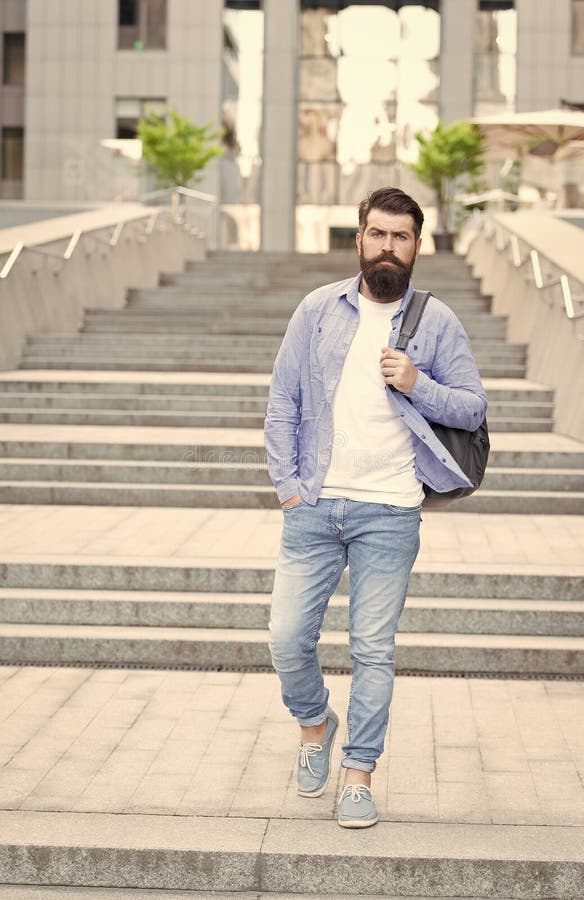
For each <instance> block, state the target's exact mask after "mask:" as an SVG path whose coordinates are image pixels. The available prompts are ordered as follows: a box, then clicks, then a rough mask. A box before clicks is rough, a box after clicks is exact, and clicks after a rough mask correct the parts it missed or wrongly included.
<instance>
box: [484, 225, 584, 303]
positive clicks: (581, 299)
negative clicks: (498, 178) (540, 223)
mask: <svg viewBox="0 0 584 900" xmlns="http://www.w3.org/2000/svg"><path fill="white" fill-rule="evenodd" d="M468 228H469V230H470V231H471V232H472V233H473V234H475V235H476V234H478V233H480V232H481V231H482V233H483V234H484V236H485V237H486V238H487V239H488V240H493V239H494V240H495V246H496V248H497V250H498V251H499V253H504V252H505V251H506V250H508V253H509V261H510V262H511V264H512V266H513V267H514V268H515V269H523V270H524V278H525V280H526V281H527V282H529V283H531V284H533V285H534V286H535V287H536V288H537V290H538V291H542V292H545V291H554V290H555V289H557V288H558V287H559V288H560V291H561V296H562V302H563V308H564V311H565V313H566V316H567V317H568V319H580V318H582V317H583V316H584V293H582V294H580V293H578V294H574V293H572V286H571V282H575V283H576V284H578V285H579V288H582V289H584V285H583V284H582V282H580V281H579V280H578V279H575V278H574V277H573V276H569V275H568V274H567V273H566V272H564V271H563V270H562V269H561V267H560V266H558V265H557V263H554V261H553V260H551V259H549V257H546V256H544V254H542V253H540V252H539V251H538V250H535V249H534V248H533V247H530V245H529V244H528V243H527V241H524V240H522V239H521V238H518V237H517V235H516V234H513V233H512V232H511V231H509V230H508V229H507V228H505V227H504V226H503V225H501V223H500V222H495V221H494V220H493V218H492V217H491V216H490V215H489V214H488V213H481V212H480V211H479V210H475V213H474V214H473V216H472V217H471V219H469V222H468ZM549 296H551V297H552V300H551V302H552V303H554V300H553V294H550V295H549Z"/></svg>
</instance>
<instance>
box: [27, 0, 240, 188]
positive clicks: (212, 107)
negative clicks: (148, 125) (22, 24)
mask: <svg viewBox="0 0 584 900" xmlns="http://www.w3.org/2000/svg"><path fill="white" fill-rule="evenodd" d="M222 9H223V5H222V2H221V0H204V2H198V0H197V2H192V0H172V2H169V4H168V27H167V48H166V50H144V51H135V50H118V49H117V38H118V27H117V12H118V2H117V0H74V2H69V0H66V2H63V0H28V2H27V70H26V96H27V103H26V121H25V141H26V146H25V155H26V179H25V199H26V200H32V201H50V200H75V201H84V200H96V199H104V200H107V199H111V197H110V196H104V195H103V193H100V191H103V186H102V184H101V182H100V166H101V167H102V168H103V166H104V165H105V162H104V158H103V156H100V153H99V146H100V141H102V140H103V139H105V138H112V137H115V100H116V98H118V97H120V98H122V97H123V98H128V97H129V98H140V99H147V98H151V99H153V98H164V99H166V100H167V101H168V103H169V105H172V106H176V107H177V108H178V109H179V110H180V112H181V113H183V114H184V115H186V116H189V117H190V118H192V119H193V120H195V121H196V122H198V123H201V124H203V123H206V122H212V123H213V124H215V125H218V124H219V123H220V109H221V59H222V46H223V38H222V17H221V13H222ZM218 177H219V173H218V166H217V165H215V164H211V165H210V166H209V168H208V170H206V175H205V179H204V181H202V182H201V184H200V187H201V190H204V191H208V192H209V193H214V194H216V193H218V188H219V182H218Z"/></svg>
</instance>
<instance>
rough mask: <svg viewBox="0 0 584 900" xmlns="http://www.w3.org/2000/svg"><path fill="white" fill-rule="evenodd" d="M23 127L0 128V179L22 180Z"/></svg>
mask: <svg viewBox="0 0 584 900" xmlns="http://www.w3.org/2000/svg"><path fill="white" fill-rule="evenodd" d="M23 171H24V128H14V127H11V128H8V127H4V128H2V168H1V172H0V174H1V176H2V180H3V181H4V180H9V181H22V179H23V177H24V175H23Z"/></svg>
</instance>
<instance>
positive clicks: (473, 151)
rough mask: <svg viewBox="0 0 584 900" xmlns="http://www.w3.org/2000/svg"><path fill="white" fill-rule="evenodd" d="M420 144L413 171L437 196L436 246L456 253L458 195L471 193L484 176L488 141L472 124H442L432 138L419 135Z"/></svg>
mask: <svg viewBox="0 0 584 900" xmlns="http://www.w3.org/2000/svg"><path fill="white" fill-rule="evenodd" d="M416 140H417V142H418V144H419V145H420V155H419V158H418V162H417V163H410V168H411V169H412V170H413V171H414V172H415V173H416V175H417V176H418V178H419V179H420V181H421V182H422V183H423V184H427V185H428V186H429V187H431V188H432V189H433V190H434V192H435V194H436V207H437V211H438V220H437V228H436V231H435V232H434V234H433V237H434V245H435V247H436V250H450V251H452V249H453V246H454V235H455V233H456V221H455V214H456V210H455V202H454V195H455V193H457V192H459V191H462V190H465V189H467V188H468V186H469V183H470V182H471V181H472V180H475V179H476V178H477V176H478V175H480V173H481V172H482V170H483V167H484V161H483V153H484V143H485V138H484V136H483V134H482V133H481V132H480V131H479V129H478V128H477V127H476V126H475V125H472V124H471V123H470V122H453V123H452V125H444V124H443V123H442V122H438V124H437V126H436V128H435V129H434V131H433V132H432V133H431V134H430V135H429V136H427V135H425V134H423V133H422V132H418V133H417V134H416Z"/></svg>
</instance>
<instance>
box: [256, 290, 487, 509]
mask: <svg viewBox="0 0 584 900" xmlns="http://www.w3.org/2000/svg"><path fill="white" fill-rule="evenodd" d="M360 283H361V273H359V275H357V276H356V277H355V278H348V279H345V280H344V281H338V282H336V283H334V284H327V285H325V286H324V287H320V288H317V290H315V291H312V292H311V293H310V294H308V295H307V296H306V297H305V298H304V300H303V301H302V302H301V303H300V304H299V306H298V307H297V309H296V310H295V312H294V315H293V316H292V318H291V319H290V322H289V324H288V328H287V330H286V334H285V335H284V340H283V341H282V345H281V347H280V350H279V351H278V355H277V357H276V361H275V363H274V370H273V374H272V381H271V385H270V397H269V402H268V410H267V413H266V420H265V428H264V435H265V444H266V451H267V456H268V471H269V474H270V478H271V479H272V481H273V483H274V486H275V488H276V491H277V494H278V498H279V500H280V503H283V502H284V501H285V500H289V499H290V497H293V496H294V495H295V494H300V496H301V497H302V499H303V500H305V501H306V502H307V503H310V504H311V505H313V506H314V505H315V504H316V501H317V500H318V497H319V494H320V490H321V488H322V485H323V481H324V478H325V476H326V473H327V471H328V468H329V465H330V461H331V454H332V444H333V398H334V395H335V390H336V388H337V385H338V383H339V379H340V376H341V371H342V368H343V364H344V361H345V357H346V355H347V351H348V349H349V347H350V346H351V341H352V340H353V337H354V336H355V332H356V331H357V326H358V324H359V297H358V294H359V286H360ZM412 292H413V287H412V285H411V284H410V285H409V287H408V289H407V291H406V293H405V294H404V296H403V297H402V300H401V302H400V304H399V307H398V308H397V310H396V312H395V314H394V315H393V317H392V319H391V332H390V334H389V336H388V341H387V346H388V347H392V348H393V347H395V344H396V342H397V339H398V336H399V332H400V328H401V324H402V321H403V315H404V309H405V307H406V306H407V303H408V301H409V299H410V297H411V296H412ZM379 350H380V351H381V347H380V348H379ZM407 355H408V356H409V357H410V359H411V360H412V362H413V363H414V365H415V366H416V368H417V370H418V375H417V378H416V383H415V384H414V387H413V388H412V390H411V391H410V393H409V394H408V395H407V397H406V396H405V395H404V394H401V393H400V392H399V391H392V390H391V389H390V388H389V387H387V388H386V394H387V402H388V403H389V404H391V406H392V407H393V410H394V412H395V413H397V415H399V416H401V418H402V419H403V421H404V422H405V423H406V425H408V427H409V428H410V430H411V432H412V440H413V446H414V452H415V468H416V475H417V477H418V478H419V479H420V481H422V482H424V483H425V484H428V485H429V486H430V487H431V488H433V489H434V490H436V491H450V490H453V489H454V488H457V487H470V486H471V483H470V481H469V480H468V478H467V477H466V475H465V474H464V472H462V470H461V469H460V467H459V466H458V464H457V463H456V461H455V460H454V459H453V458H452V457H451V456H450V454H449V453H448V451H447V450H445V448H444V446H443V445H442V444H441V443H440V441H439V440H438V439H437V438H436V437H435V435H434V433H433V431H432V429H431V428H429V427H428V424H427V421H426V420H429V421H431V422H438V423H440V424H441V425H449V426H452V427H454V428H464V429H466V430H467V431H475V430H476V429H477V428H478V427H479V425H480V424H481V422H482V420H483V418H484V416H485V413H486V410H487V397H486V394H485V392H484V390H483V386H482V384H481V379H480V376H479V373H478V369H477V365H476V363H475V360H474V357H473V355H472V350H471V346H470V341H469V339H468V337H467V335H466V332H465V330H464V328H463V327H462V325H461V323H460V322H459V320H458V319H457V317H456V316H455V314H454V313H453V312H452V310H451V309H450V308H449V307H448V306H446V304H444V303H442V302H441V301H440V300H438V299H437V298H436V297H430V299H429V300H428V303H427V305H426V308H425V310H424V315H423V317H422V320H421V322H420V325H419V328H418V330H417V332H416V334H415V335H414V337H413V338H412V339H411V340H410V343H409V345H408V348H407Z"/></svg>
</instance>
